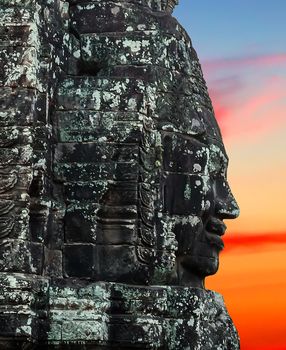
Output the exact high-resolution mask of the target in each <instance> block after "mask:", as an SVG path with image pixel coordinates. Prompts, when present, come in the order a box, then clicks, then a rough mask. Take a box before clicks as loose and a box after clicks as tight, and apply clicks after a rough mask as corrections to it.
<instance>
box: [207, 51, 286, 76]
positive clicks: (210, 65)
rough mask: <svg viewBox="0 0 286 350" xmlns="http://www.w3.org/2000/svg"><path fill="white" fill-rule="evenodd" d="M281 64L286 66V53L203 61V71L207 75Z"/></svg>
mask: <svg viewBox="0 0 286 350" xmlns="http://www.w3.org/2000/svg"><path fill="white" fill-rule="evenodd" d="M280 64H286V53H279V54H271V55H260V56H249V57H234V58H221V59H213V60H205V61H202V66H203V69H204V71H205V72H206V73H207V74H209V73H211V72H213V71H215V70H219V69H223V70H225V69H228V68H238V67H245V66H251V65H255V66H256V67H257V66H273V65H280Z"/></svg>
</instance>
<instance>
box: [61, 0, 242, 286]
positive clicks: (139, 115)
mask: <svg viewBox="0 0 286 350" xmlns="http://www.w3.org/2000/svg"><path fill="white" fill-rule="evenodd" d="M72 3H73V5H72V7H71V11H70V15H71V18H72V23H73V26H74V30H75V31H76V32H77V33H78V35H79V38H80V41H81V49H82V50H81V51H82V52H81V57H80V62H78V66H77V68H78V70H79V71H78V72H77V74H76V76H69V77H68V78H67V79H65V81H63V82H62V84H61V87H60V89H59V93H58V105H59V107H58V111H57V113H56V118H55V120H56V124H57V127H58V135H59V137H58V144H57V146H56V152H55V157H54V159H55V162H56V164H55V166H54V171H55V176H56V178H57V180H58V181H60V182H61V183H62V187H63V188H62V191H61V192H60V200H61V201H62V205H61V206H62V208H64V209H63V211H64V212H65V215H64V224H63V225H62V227H63V229H64V233H62V236H63V237H64V253H63V255H64V258H63V260H64V264H63V265H64V270H65V275H66V276H67V277H71V278H75V277H78V278H84V279H91V280H100V281H112V282H122V283H128V284H137V285H138V284H139V285H141V284H143V285H148V284H154V285H159V284H161V285H162V284H163V285H164V284H171V285H178V284H179V285H192V286H200V287H202V286H203V281H204V277H205V276H207V275H211V274H214V273H215V272H216V271H217V269H218V257H219V252H220V251H221V249H222V248H223V242H222V239H221V236H222V235H223V233H224V231H225V224H224V223H223V220H224V219H229V218H235V217H236V216H237V215H238V206H237V204H236V202H235V200H234V198H233V196H232V194H231V192H230V189H229V185H228V183H227V180H226V170H227V169H226V168H227V156H226V153H225V150H224V146H223V142H222V138H221V134H220V131H219V127H218V125H217V123H216V120H215V117H214V112H213V108H212V104H211V101H210V98H209V95H208V91H207V88H206V84H205V81H204V79H203V75H202V71H201V67H200V64H199V60H198V57H197V55H196V52H195V50H194V49H193V47H192V43H191V40H190V38H189V37H188V35H187V34H186V32H185V31H184V29H183V28H182V27H181V26H180V25H179V24H178V22H177V21H176V20H175V19H174V18H173V17H172V16H171V14H170V13H169V11H170V10H171V9H172V8H173V7H174V4H175V3H176V1H174V0H170V1H163V0H162V1H161V0H156V1H155V0H154V1H147V0H146V1H145V0H136V1H135V0H134V1H119V2H118V3H116V5H115V4H114V2H113V1H109V0H105V1H103V0H102V1H100V2H99V1H96V2H92V5H90V4H88V2H86V3H85V4H81V1H79V0H74V1H73V2H72ZM167 10H168V11H167ZM131 29H132V30H131ZM115 32H116V35H114V33H115ZM92 33H95V34H96V35H94V34H92ZM98 33H100V34H98ZM61 196H62V197H61Z"/></svg>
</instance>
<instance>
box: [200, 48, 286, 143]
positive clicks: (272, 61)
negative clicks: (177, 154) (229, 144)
mask: <svg viewBox="0 0 286 350" xmlns="http://www.w3.org/2000/svg"><path fill="white" fill-rule="evenodd" d="M281 64H283V66H282V67H281ZM277 68H279V71H278V73H277V72H276V73H275V74H276V76H274V73H273V69H277ZM205 69H206V70H207V83H208V86H209V92H210V96H211V98H212V101H213V105H214V110H215V112H216V117H217V119H218V122H219V124H220V127H221V129H222V133H223V135H224V137H231V138H232V139H234V140H235V139H238V138H241V137H246V138H247V139H248V140H249V141H251V140H254V139H255V138H256V137H260V136H263V135H264V134H265V133H267V132H270V131H271V130H272V131H274V130H275V129H278V128H280V127H281V126H283V127H284V126H285V127H286V116H285V111H286V77H285V76H284V77H283V74H286V53H285V54H284V53H283V54H276V55H267V56H255V57H245V58H233V59H220V60H213V61H207V62H205ZM280 71H281V76H277V74H279V72H280ZM250 136H251V137H250Z"/></svg>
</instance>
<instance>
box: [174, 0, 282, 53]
mask: <svg viewBox="0 0 286 350" xmlns="http://www.w3.org/2000/svg"><path fill="white" fill-rule="evenodd" d="M175 16H176V17H178V18H179V20H180V22H181V23H182V24H183V26H184V27H185V29H186V30H187V31H188V32H189V34H190V35H191V37H192V40H193V44H194V46H195V48H196V50H197V51H198V54H199V57H200V58H201V59H205V58H217V57H222V56H223V57H226V56H228V57H233V56H241V55H245V54H248V55H255V54H269V53H273V52H275V53H278V52H281V51H285V50H286V40H285V34H286V1H285V0H272V1H268V0H219V1H215V0H180V5H179V6H178V7H177V9H176V11H175Z"/></svg>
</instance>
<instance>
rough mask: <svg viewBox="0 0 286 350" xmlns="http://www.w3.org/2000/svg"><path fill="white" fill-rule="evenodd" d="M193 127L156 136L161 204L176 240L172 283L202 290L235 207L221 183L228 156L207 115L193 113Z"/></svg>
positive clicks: (225, 183)
mask: <svg viewBox="0 0 286 350" xmlns="http://www.w3.org/2000/svg"><path fill="white" fill-rule="evenodd" d="M199 115H200V117H198V116H199ZM193 123H194V124H195V125H197V126H199V127H200V128H199V129H200V130H197V132H195V133H193V134H187V133H184V132H181V131H180V130H175V131H163V132H162V140H163V149H164V156H163V163H164V176H163V178H164V181H163V201H164V211H165V212H166V213H167V215H170V216H172V218H173V219H174V222H175V224H174V233H175V235H176V240H177V242H178V248H177V253H176V256H177V258H176V273H175V277H174V280H173V283H178V284H180V285H191V286H197V287H203V285H204V278H205V277H206V276H208V275H212V274H214V273H216V272H217V270H218V266H219V253H220V251H221V250H222V249H223V247H224V244H223V240H222V236H223V235H224V233H225V231H226V225H225V223H224V220H225V219H234V218H236V217H237V216H238V214H239V208H238V205H237V203H236V201H235V199H234V197H233V195H232V193H231V190H230V187H229V184H228V181H227V167H228V157H227V155H226V151H225V148H224V145H223V142H222V139H221V135H220V131H219V128H218V126H217V124H216V121H215V118H214V115H213V113H211V112H210V111H209V112H208V113H202V114H200V113H199V114H197V119H193ZM165 129H166V128H165Z"/></svg>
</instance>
